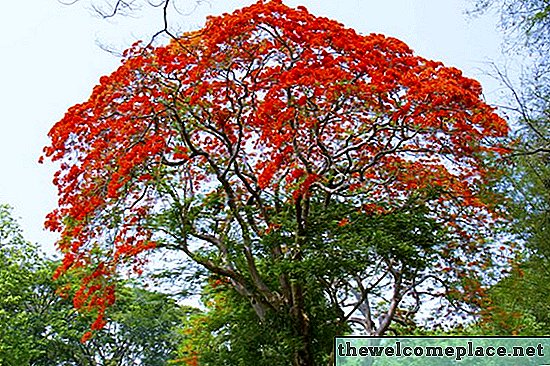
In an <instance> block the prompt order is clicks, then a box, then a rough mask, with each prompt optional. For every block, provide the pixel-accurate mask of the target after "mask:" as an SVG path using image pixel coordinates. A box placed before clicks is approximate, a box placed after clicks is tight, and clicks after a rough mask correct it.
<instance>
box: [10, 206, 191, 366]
mask: <svg viewBox="0 0 550 366" xmlns="http://www.w3.org/2000/svg"><path fill="white" fill-rule="evenodd" d="M58 265H59V263H57V262H55V261H52V260H49V259H46V258H45V257H44V255H43V254H42V253H40V252H39V251H38V249H37V247H36V246H34V245H32V244H30V243H29V242H27V241H25V240H24V239H23V236H22V233H21V229H20V228H19V226H18V224H17V222H16V221H15V220H14V219H13V218H12V216H11V212H10V209H9V207H8V206H5V205H2V206H0V365H2V366H25V365H29V366H31V365H32V366H55V365H64V366H96V365H98V366H99V365H102V366H115V365H131V364H138V363H139V364H143V365H147V366H161V365H166V364H167V361H168V360H170V359H172V358H174V357H175V350H176V349H177V346H178V344H179V343H180V340H181V333H180V331H179V326H180V324H182V323H183V322H184V319H185V318H186V317H187V314H188V312H189V310H188V309H187V308H184V307H181V306H179V305H178V304H177V303H176V302H175V301H174V300H173V299H171V298H170V297H168V296H167V295H164V294H161V293H156V292H151V291H146V290H143V289H140V288H136V287H131V286H128V285H127V286H120V287H119V291H118V292H117V302H116V305H115V306H114V307H113V308H112V309H111V312H110V314H109V315H110V321H109V322H108V323H107V325H106V327H105V328H104V329H102V330H98V331H96V332H94V336H93V337H92V338H91V339H90V340H88V341H87V342H85V343H82V342H81V338H82V336H83V334H85V332H87V331H89V327H90V324H91V323H92V322H93V321H94V315H93V314H91V313H86V312H82V313H78V312H77V311H76V310H75V309H74V307H73V304H72V302H71V301H69V300H68V299H64V298H62V297H60V296H59V294H57V293H56V292H57V291H58V287H59V288H60V289H63V288H64V287H65V285H68V284H69V283H70V281H71V280H72V279H71V278H65V282H63V283H56V282H54V281H53V280H52V274H53V272H54V270H55V268H56V267H57V266H58Z"/></svg>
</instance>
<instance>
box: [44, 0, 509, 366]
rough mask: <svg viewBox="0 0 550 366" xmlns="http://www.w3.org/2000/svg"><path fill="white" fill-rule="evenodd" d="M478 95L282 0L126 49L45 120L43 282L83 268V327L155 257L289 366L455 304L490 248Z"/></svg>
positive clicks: (388, 41) (473, 297) (388, 44)
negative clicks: (254, 326)
mask: <svg viewBox="0 0 550 366" xmlns="http://www.w3.org/2000/svg"><path fill="white" fill-rule="evenodd" d="M480 95H481V87H480V85H479V83H478V82H476V81H475V80H472V79H469V78H466V77H464V76H462V74H461V72H460V71H459V70H457V69H455V68H448V67H444V66H443V65H442V64H441V63H439V62H435V61H430V60H426V59H424V58H422V57H419V56H416V55H414V54H413V52H412V51H411V50H410V49H409V48H408V47H407V46H406V45H405V44H404V43H402V42H400V41H398V40H396V39H394V38H387V37H384V36H382V35H377V34H371V35H368V36H361V35H358V34H357V33H355V32H354V31H353V30H351V29H347V28H345V27H343V26H342V25H341V24H339V23H337V22H334V21H331V20H328V19H326V18H318V17H314V16H313V15H311V14H309V13H308V12H307V10H306V9H305V8H303V7H299V8H298V9H291V8H288V7H286V6H285V5H283V4H282V3H281V2H280V1H266V2H262V1H260V2H258V3H256V4H254V5H252V6H250V7H247V8H244V9H241V10H237V11H236V12H234V13H233V14H231V15H229V14H225V15H223V16H221V17H216V18H211V19H210V20H209V21H208V22H207V24H206V26H205V27H204V28H203V29H201V30H200V31H197V32H194V33H188V34H184V35H183V36H181V37H179V38H176V39H173V40H172V41H171V42H170V44H168V45H166V46H163V47H150V46H148V47H141V46H140V45H139V44H136V45H135V46H134V47H133V48H131V49H130V50H128V51H127V52H126V54H125V59H124V61H123V63H122V65H121V66H120V68H119V69H118V70H117V71H115V72H114V73H113V74H111V75H110V76H105V77H102V78H101V80H100V84H99V85H98V86H96V87H95V88H94V91H93V93H92V95H91V96H90V98H89V99H88V101H86V102H84V103H82V104H78V105H75V106H73V107H72V108H70V109H69V111H68V112H67V114H66V115H65V117H64V118H63V119H62V120H61V121H59V122H58V123H57V124H56V125H55V126H54V127H53V128H52V130H51V131H50V134H49V135H50V138H51V141H52V142H51V145H50V146H48V147H47V148H46V149H45V153H46V155H47V156H49V157H51V159H52V160H53V161H58V162H60V164H61V165H60V170H59V171H58V172H57V173H56V176H55V183H56V185H57V186H58V188H59V195H60V200H59V203H60V205H59V208H58V209H56V210H55V211H54V212H52V213H51V214H50V215H49V216H48V220H47V226H48V227H49V228H50V229H51V230H53V231H57V232H60V233H61V239H60V241H59V242H58V246H59V248H60V250H61V251H62V252H63V253H64V255H65V257H64V260H63V264H62V265H61V266H60V268H59V270H58V274H62V273H65V272H67V271H69V270H75V269H77V270H78V271H84V272H86V273H87V275H86V276H85V277H84V278H83V280H82V283H81V287H80V288H79V289H78V290H77V292H76V298H75V302H77V303H78V304H81V305H82V306H85V305H86V304H88V305H92V306H94V307H95V308H96V309H97V311H98V314H99V317H98V319H100V322H101V319H102V317H103V313H104V312H105V309H106V308H107V307H108V306H110V305H112V304H113V302H114V298H113V296H112V294H113V291H114V288H113V286H114V283H113V280H112V278H113V276H114V275H115V273H116V272H117V271H118V270H120V269H122V268H129V269H132V268H133V269H134V270H135V271H138V272H139V271H141V266H142V264H143V261H144V258H145V257H144V255H145V254H146V253H147V252H150V251H153V250H156V251H162V250H172V251H174V252H175V253H177V254H176V255H181V256H185V257H186V258H187V259H189V260H190V261H192V262H194V263H195V264H198V265H200V266H201V267H202V268H203V269H204V270H205V271H206V272H207V273H209V274H210V275H214V276H216V278H218V279H220V280H221V281H224V283H226V286H229V287H230V288H231V291H233V293H232V295H231V296H235V295H236V294H238V295H239V296H240V297H241V299H242V300H243V301H246V303H248V304H249V306H250V308H249V312H250V309H252V311H253V313H254V314H255V316H256V320H255V321H256V322H257V323H259V324H280V325H281V327H282V328H281V329H282V333H285V332H286V334H289V335H290V337H291V341H290V342H288V344H289V345H291V346H290V348H291V350H292V353H293V356H292V362H293V364H294V365H312V364H315V363H319V362H321V360H324V359H325V358H326V357H327V355H328V353H329V352H330V343H329V342H327V341H326V338H324V337H325V335H326V336H327V337H329V338H330V337H332V336H333V335H335V334H339V333H341V332H343V331H346V330H347V329H350V328H349V327H354V328H356V329H357V330H358V331H360V332H361V333H363V334H370V335H379V334H384V333H386V332H387V331H388V330H390V328H391V324H392V322H393V321H401V322H403V323H407V322H409V321H411V319H413V318H414V315H415V314H416V312H417V311H418V309H419V308H420V306H421V305H422V304H423V303H425V300H426V299H427V298H428V297H436V299H438V300H441V301H439V302H440V304H443V306H442V307H441V309H442V310H444V309H445V308H446V307H445V304H448V303H449V301H450V303H451V304H453V305H454V306H455V307H456V308H458V309H460V308H462V309H463V310H470V309H471V308H470V307H469V306H468V305H467V304H470V305H472V304H473V305H475V304H476V302H477V301H478V300H479V297H480V296H482V295H483V291H484V290H483V286H482V284H481V282H480V279H481V273H482V272H483V271H484V270H485V269H486V268H488V267H489V266H490V265H491V259H492V257H494V256H495V255H496V254H498V253H496V251H495V249H493V248H491V247H490V246H488V245H487V240H486V238H489V237H490V231H489V229H490V226H491V224H492V223H493V222H494V221H495V219H496V217H497V216H498V212H497V210H496V209H495V206H494V203H495V201H494V197H493V196H492V195H491V194H490V192H489V190H488V189H487V186H488V185H489V184H490V183H491V180H492V178H493V175H494V173H495V172H494V170H493V169H492V168H491V167H490V166H489V165H487V164H486V163H485V161H486V159H487V158H488V157H490V156H493V155H499V154H501V153H503V152H506V149H505V147H504V146H502V145H501V143H500V142H499V141H500V140H501V139H502V138H503V137H505V136H506V134H507V132H508V127H507V125H506V123H505V121H504V120H502V119H501V118H500V117H498V116H497V115H496V114H495V113H494V111H493V109H492V108H491V107H489V106H488V105H486V104H485V103H484V102H483V101H482V100H481V98H480ZM444 299H447V300H444ZM238 304H239V305H236V306H241V305H240V304H241V303H238ZM465 304H466V305H465ZM239 309H242V308H239ZM455 311H456V310H455ZM443 314H446V313H443ZM272 322H273V323H272ZM321 335H322V336H321ZM329 335H330V336H329Z"/></svg>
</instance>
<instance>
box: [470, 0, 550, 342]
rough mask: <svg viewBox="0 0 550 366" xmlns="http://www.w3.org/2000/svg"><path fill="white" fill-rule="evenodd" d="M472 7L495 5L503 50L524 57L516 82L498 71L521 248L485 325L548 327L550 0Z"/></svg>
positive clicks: (518, 329) (520, 329) (490, 5)
mask: <svg viewBox="0 0 550 366" xmlns="http://www.w3.org/2000/svg"><path fill="white" fill-rule="evenodd" d="M476 4H477V9H476V10H477V11H480V12H483V11H488V10H494V11H496V12H497V14H498V15H499V16H500V23H499V27H500V29H501V30H502V31H503V32H504V34H505V40H504V44H503V48H504V50H506V51H508V52H509V55H510V56H519V57H521V60H522V62H521V64H522V65H521V66H522V69H523V70H524V71H523V74H522V75H521V76H520V82H519V84H518V85H515V84H514V83H513V82H512V81H511V80H510V79H509V78H508V77H507V75H506V74H505V73H504V72H503V71H502V70H498V69H497V70H496V71H497V77H498V78H499V80H500V81H501V82H502V83H503V85H504V86H505V87H506V88H507V90H508V91H509V93H510V96H511V98H509V99H508V100H511V101H512V103H511V104H509V105H507V106H506V107H507V109H508V110H509V111H510V118H511V119H512V120H513V121H514V131H513V136H512V137H513V138H515V139H516V141H517V144H516V145H515V149H514V153H513V154H512V156H511V160H510V162H511V163H512V164H509V169H508V173H507V175H506V176H507V179H506V180H505V185H506V187H507V189H508V194H509V196H510V197H511V200H510V202H511V204H510V205H509V208H510V213H511V217H512V218H513V225H511V226H510V230H509V231H510V232H511V233H512V234H513V235H514V237H515V238H516V240H517V241H518V248H521V249H524V250H523V253H522V254H521V256H520V257H519V258H518V262H520V263H519V264H518V265H517V267H516V268H515V269H514V270H513V271H512V272H511V273H510V276H509V277H508V278H506V279H505V280H504V281H502V282H501V283H499V284H498V285H497V286H495V287H494V288H493V289H492V290H491V297H492V298H493V301H491V302H490V303H489V304H490V310H489V311H487V315H486V327H487V328H488V329H489V331H490V332H492V333H493V334H499V333H500V334H504V333H507V334H509V333H522V334H538V333H541V332H542V333H546V334H548V332H549V329H550V328H548V325H549V324H550V323H549V319H548V317H547V314H548V303H549V301H550V297H549V295H548V294H550V292H548V291H547V288H548V283H549V281H550V236H549V235H550V234H549V228H550V166H549V161H550V160H549V159H550V130H549V120H550V89H549V85H550V83H549V81H550V79H549V78H550V58H549V56H548V55H549V51H550V48H549V47H550V46H549V45H550V43H549V42H548V41H549V40H550V4H549V3H548V1H544V0H500V1H492V2H489V1H477V2H476Z"/></svg>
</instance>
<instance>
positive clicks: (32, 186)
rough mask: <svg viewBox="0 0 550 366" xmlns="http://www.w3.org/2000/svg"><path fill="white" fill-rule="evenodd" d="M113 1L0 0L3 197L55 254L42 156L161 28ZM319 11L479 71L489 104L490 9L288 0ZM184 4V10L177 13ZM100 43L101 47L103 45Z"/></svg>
mask: <svg viewBox="0 0 550 366" xmlns="http://www.w3.org/2000/svg"><path fill="white" fill-rule="evenodd" d="M106 1H111V0H80V1H78V2H77V3H75V4H73V5H70V6H68V5H63V4H62V3H60V2H59V1H58V0H25V1H2V4H1V5H0V111H1V112H0V203H7V204H10V205H11V206H13V207H14V216H16V217H17V218H19V221H20V223H21V226H22V228H23V231H24V235H25V237H26V238H27V239H28V240H30V241H31V242H34V243H38V244H40V245H41V246H42V247H43V248H44V250H45V251H46V252H47V253H49V254H52V253H54V243H55V240H56V236H55V235H53V234H51V233H48V232H46V231H44V230H43V221H44V217H45V215H46V214H47V213H48V212H49V211H51V210H52V209H53V208H55V206H56V204H57V195H56V189H55V187H54V186H53V184H52V183H51V181H52V178H53V174H54V171H55V166H54V165H53V164H48V163H46V164H42V165H40V164H38V158H39V156H40V155H41V152H42V148H43V146H45V145H47V144H48V141H49V140H48V137H47V133H48V131H49V129H50V128H51V127H52V126H53V124H54V123H55V122H57V121H58V120H59V119H61V118H62V116H63V114H64V113H65V111H66V110H67V109H68V108H69V107H71V106H72V105H74V104H76V103H79V102H83V101H85V100H86V99H87V97H88V96H89V94H90V93H91V91H92V88H93V86H94V85H96V84H97V83H98V81H99V78H100V76H102V75H104V74H108V73H110V72H111V71H113V70H114V69H115V68H116V67H117V66H118V64H119V63H120V59H119V58H118V57H117V56H116V55H113V54H112V53H109V52H106V51H105V50H104V48H106V47H107V48H110V49H114V50H116V51H122V50H123V49H124V48H126V47H128V46H129V45H130V44H132V43H133V42H134V41H136V40H138V39H145V40H149V39H150V37H151V35H152V34H153V33H154V32H155V31H157V30H159V29H161V28H162V18H161V14H160V13H159V12H158V10H159V9H156V11H154V9H151V8H143V9H142V10H141V11H139V12H136V13H133V14H132V16H130V17H123V18H115V19H108V20H105V19H100V18H99V17H97V16H96V15H94V12H93V11H92V9H91V4H96V5H99V4H101V3H105V2H106ZM178 1H179V2H178V3H177V4H179V5H178V9H171V13H170V14H171V19H170V24H172V26H173V27H174V29H175V30H176V31H178V30H179V31H188V30H193V29H198V28H199V27H200V26H201V25H202V24H204V20H205V17H206V16H207V15H219V14H222V13H224V12H231V11H232V10H234V9H237V8H240V7H242V6H245V5H248V4H251V3H253V2H254V0H249V1H245V0H231V1H222V0H209V1H201V2H200V3H199V4H197V3H196V2H195V1H194V0H178ZM284 2H285V4H287V5H289V6H297V5H303V6H305V7H306V8H308V9H309V11H310V12H312V13H313V14H315V15H319V16H325V17H329V18H332V19H336V20H338V21H340V22H341V23H343V24H344V25H346V26H347V27H351V28H354V29H355V30H357V31H358V32H359V33H361V34H369V33H382V34H385V35H387V36H392V37H396V38H399V39H400V40H402V41H404V42H405V43H407V44H408V45H409V47H411V48H412V49H413V50H414V51H415V52H416V53H417V54H418V55H421V56H423V57H426V58H429V59H435V60H439V61H443V62H444V63H445V64H446V65H448V66H455V67H458V68H459V69H461V70H462V71H463V72H464V74H465V75H466V76H469V77H473V78H476V79H477V80H479V81H480V82H481V83H482V85H483V86H484V94H485V97H486V99H487V100H488V101H489V102H494V101H496V99H497V94H498V89H499V87H498V84H497V83H496V82H495V81H494V80H492V78H491V77H489V76H488V75H487V70H488V69H489V68H488V62H490V61H498V60H499V59H500V57H501V56H500V51H499V49H500V42H501V38H500V36H499V34H498V33H497V31H496V28H495V19H494V18H492V17H491V16H490V15H488V16H484V17H481V18H478V19H472V18H468V17H467V16H466V15H464V10H465V9H466V8H467V6H468V4H471V1H470V0H384V1H379V0H338V1H334V0H315V1H314V0H284ZM176 10H178V11H176ZM100 45H102V46H103V47H100Z"/></svg>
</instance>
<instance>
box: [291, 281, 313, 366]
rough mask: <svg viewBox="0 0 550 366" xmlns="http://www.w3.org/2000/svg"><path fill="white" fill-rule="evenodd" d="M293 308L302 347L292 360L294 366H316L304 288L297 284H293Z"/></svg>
mask: <svg viewBox="0 0 550 366" xmlns="http://www.w3.org/2000/svg"><path fill="white" fill-rule="evenodd" d="M291 290H292V307H291V308H290V315H291V319H292V321H293V323H294V327H295V333H296V335H297V336H298V338H299V339H300V341H301V343H302V345H301V347H300V348H299V349H298V350H296V351H295V353H294V357H293V359H292V365H293V366H314V365H315V361H314V359H313V352H312V351H311V331H310V330H311V329H310V323H309V318H308V316H307V314H306V311H305V306H304V296H303V292H302V286H301V285H300V284H298V283H296V282H294V283H292V284H291Z"/></svg>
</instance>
